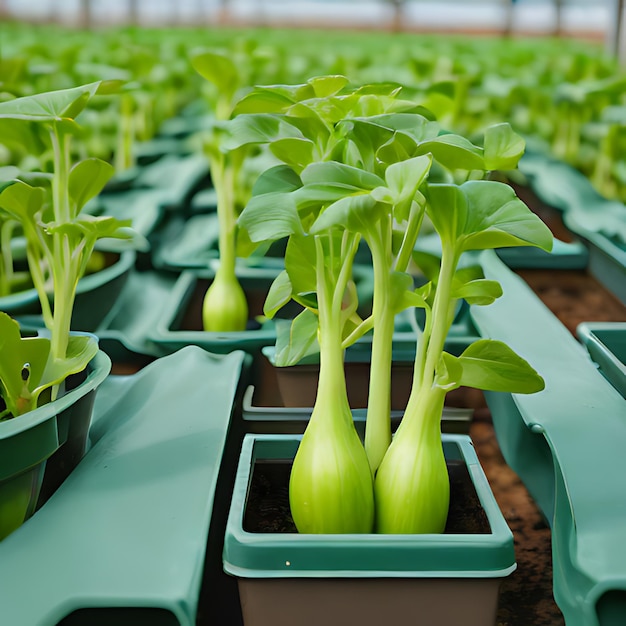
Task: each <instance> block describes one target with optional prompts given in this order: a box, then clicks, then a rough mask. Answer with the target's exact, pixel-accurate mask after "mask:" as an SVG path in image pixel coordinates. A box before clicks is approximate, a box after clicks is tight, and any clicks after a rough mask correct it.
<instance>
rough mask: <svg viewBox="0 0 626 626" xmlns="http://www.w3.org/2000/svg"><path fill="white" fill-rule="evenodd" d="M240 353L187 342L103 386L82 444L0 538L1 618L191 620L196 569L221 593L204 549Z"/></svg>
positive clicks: (162, 624)
mask: <svg viewBox="0 0 626 626" xmlns="http://www.w3.org/2000/svg"><path fill="white" fill-rule="evenodd" d="M242 360H243V355H242V353H234V354H230V355H227V356H222V357H216V356H215V355H210V354H208V353H207V352H205V351H203V350H200V349H198V348H194V347H189V348H187V349H185V350H182V351H180V352H178V353H177V354H175V355H172V356H170V357H165V358H163V359H160V360H159V361H157V362H155V363H154V364H152V365H150V366H148V367H146V368H145V369H143V370H142V371H141V372H139V373H138V374H135V375H133V376H128V377H118V376H112V377H110V378H109V379H108V380H107V381H106V382H105V383H104V385H103V387H102V391H103V393H102V394H101V395H99V396H98V399H97V401H96V406H95V413H94V422H93V426H92V429H91V433H90V436H91V441H92V447H91V449H90V451H89V452H88V453H87V455H86V456H85V457H84V458H83V460H82V462H81V463H80V464H79V465H78V467H77V468H76V469H75V470H74V472H73V473H72V474H71V475H70V476H69V478H68V479H67V480H66V481H65V483H64V484H63V485H62V486H61V487H60V488H59V490H58V491H57V492H56V493H55V494H54V496H53V497H52V498H51V499H50V500H49V501H48V502H47V503H46V505H45V506H44V507H43V508H42V509H40V510H39V511H38V512H37V513H36V514H35V515H34V516H33V517H32V518H31V519H30V520H28V521H27V522H26V523H25V524H24V525H23V526H21V527H20V528H19V529H18V530H17V531H15V532H14V533H13V534H12V535H10V536H9V537H8V538H7V539H6V540H5V541H3V542H2V543H1V544H0V578H1V579H2V581H3V584H2V586H1V588H0V603H1V605H2V622H3V623H6V624H15V625H16V626H17V625H20V624H24V625H26V624H29V625H34V624H38V625H42V626H43V625H48V624H49V625H50V626H54V625H56V624H58V623H63V624H65V623H67V624H72V625H74V626H77V625H84V626H87V625H91V624H104V623H119V624H131V623H132V624H137V625H142V624H145V625H148V624H149V625H151V626H154V625H156V626H166V625H167V626H172V625H173V624H180V625H181V626H192V625H195V624H196V620H197V616H198V603H199V599H200V592H201V586H202V585H203V577H204V581H205V584H207V585H208V588H209V589H210V594H211V601H212V602H213V603H219V602H221V600H222V598H223V596H224V591H223V589H222V588H220V587H218V586H217V584H218V582H219V577H220V576H223V574H221V573H220V570H221V568H219V567H218V566H219V563H217V564H216V567H214V568H213V567H212V566H209V565H206V566H205V553H206V552H207V542H208V545H209V546H211V545H212V542H217V543H218V545H219V546H221V542H222V540H223V534H222V533H223V530H222V531H221V532H219V533H218V534H217V535H216V534H215V533H214V531H213V526H212V519H213V518H212V516H213V514H214V507H217V496H216V489H217V484H218V475H219V472H220V465H221V463H222V457H223V454H224V450H225V446H226V445H227V438H228V434H229V431H230V428H231V412H232V409H233V402H234V397H235V392H236V389H237V386H238V382H239V376H240V371H241V364H242ZM221 506H226V503H222V505H221ZM219 549H220V548H218V550H219ZM214 551H215V550H214ZM207 577H208V578H207ZM224 578H225V577H224ZM24 589H28V590H29V593H28V595H27V596H25V595H24ZM235 602H236V599H235ZM205 608H206V607H205ZM216 623H219V622H216ZM222 623H231V622H229V621H223V622H222Z"/></svg>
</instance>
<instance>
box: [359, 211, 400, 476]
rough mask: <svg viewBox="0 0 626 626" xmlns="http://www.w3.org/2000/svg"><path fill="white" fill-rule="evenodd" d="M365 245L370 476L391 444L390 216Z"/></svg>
mask: <svg viewBox="0 0 626 626" xmlns="http://www.w3.org/2000/svg"><path fill="white" fill-rule="evenodd" d="M369 243H370V251H371V254H372V262H373V266H374V298H373V310H372V317H373V318H374V336H373V338H372V358H371V366H370V381H369V395H368V400H367V420H366V422H365V424H366V426H365V451H366V452H367V458H368V460H369V462H370V467H371V469H372V473H375V472H376V470H377V469H378V466H379V465H380V462H381V461H382V459H383V457H384V456H385V452H386V451H387V448H388V447H389V444H390V443H391V418H390V412H391V362H392V348H393V332H394V321H395V312H394V311H393V309H392V308H391V307H390V306H389V297H390V292H391V273H390V269H389V268H390V267H391V219H390V217H389V218H384V219H383V220H381V222H380V225H379V229H377V230H376V231H375V232H373V233H372V236H371V237H370V242H369Z"/></svg>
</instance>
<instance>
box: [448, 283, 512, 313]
mask: <svg viewBox="0 0 626 626" xmlns="http://www.w3.org/2000/svg"><path fill="white" fill-rule="evenodd" d="M501 295H502V287H501V286H500V283H499V282H498V281H497V280H487V279H485V278H478V279H476V280H470V281H468V282H466V283H463V284H460V285H456V286H455V287H454V288H453V292H452V297H453V298H463V299H464V300H466V301H467V303H468V304H475V305H479V306H486V305H488V304H492V303H493V302H494V301H495V300H497V299H498V298H499V297H500V296H501Z"/></svg>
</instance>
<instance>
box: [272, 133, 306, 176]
mask: <svg viewBox="0 0 626 626" xmlns="http://www.w3.org/2000/svg"><path fill="white" fill-rule="evenodd" d="M269 148H270V150H271V151H272V154H274V156H275V157H276V158H277V159H280V160H281V161H282V162H283V163H286V164H287V165H289V166H291V167H292V168H293V169H294V170H296V171H302V170H303V169H304V168H305V167H306V166H307V165H308V164H309V163H311V161H312V160H313V150H314V145H313V142H312V141H311V140H309V139H305V138H304V137H285V138H283V139H277V140H276V141H272V143H270V146H269Z"/></svg>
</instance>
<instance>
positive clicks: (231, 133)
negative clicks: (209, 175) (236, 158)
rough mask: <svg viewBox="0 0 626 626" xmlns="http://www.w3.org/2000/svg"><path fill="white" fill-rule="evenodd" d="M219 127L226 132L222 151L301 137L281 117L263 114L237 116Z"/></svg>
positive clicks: (295, 129)
mask: <svg viewBox="0 0 626 626" xmlns="http://www.w3.org/2000/svg"><path fill="white" fill-rule="evenodd" d="M221 127H222V128H223V129H224V130H225V131H226V132H227V135H226V136H225V137H224V138H223V140H222V142H221V145H222V148H223V149H224V150H235V149H236V148H239V147H241V146H244V145H249V144H258V143H269V142H271V141H274V140H276V139H283V138H285V137H298V138H301V137H302V133H301V132H300V130H298V129H297V128H296V127H295V126H293V125H292V124H290V123H288V121H286V118H285V117H284V116H281V115H269V114H263V113H258V114H254V113H250V114H245V115H238V116H237V117H235V118H234V119H232V120H228V121H227V122H222V123H221Z"/></svg>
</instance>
